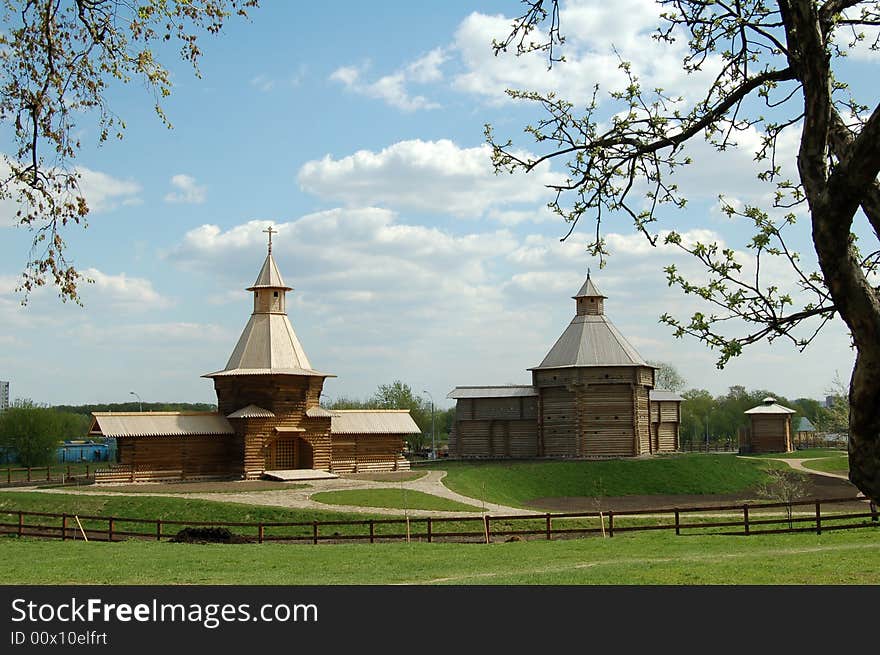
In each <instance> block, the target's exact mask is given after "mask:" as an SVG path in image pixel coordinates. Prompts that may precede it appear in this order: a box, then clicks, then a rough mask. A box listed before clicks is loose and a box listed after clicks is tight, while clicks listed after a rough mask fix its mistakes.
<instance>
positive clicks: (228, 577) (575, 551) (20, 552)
mask: <svg viewBox="0 0 880 655" xmlns="http://www.w3.org/2000/svg"><path fill="white" fill-rule="evenodd" d="M0 558H2V561H3V562H4V565H5V567H6V574H5V576H4V579H5V581H6V583H7V584H272V585H278V584H280V585H306V584H309V585H311V584H317V585H328V584H329V585H335V584H398V583H399V584H529V585H531V584H548V585H555V584H626V585H628V584H672V585H689V584H866V585H873V584H880V533H878V531H877V530H874V529H861V530H841V531H838V532H833V533H825V534H822V535H820V536H817V535H815V534H796V535H766V536H750V537H724V536H682V537H676V536H674V535H671V534H668V533H663V534H634V535H620V536H615V537H614V538H613V539H601V538H591V539H578V540H564V541H533V542H513V543H499V544H491V545H485V544H426V543H412V544H405V543H400V544H338V545H337V544H327V545H319V546H313V545H285V544H262V545H257V544H244V545H192V544H172V543H167V542H161V543H159V542H141V541H129V542H122V543H114V544H107V543H94V542H90V543H83V542H69V541H68V542H60V541H49V540H30V539H17V538H0Z"/></svg>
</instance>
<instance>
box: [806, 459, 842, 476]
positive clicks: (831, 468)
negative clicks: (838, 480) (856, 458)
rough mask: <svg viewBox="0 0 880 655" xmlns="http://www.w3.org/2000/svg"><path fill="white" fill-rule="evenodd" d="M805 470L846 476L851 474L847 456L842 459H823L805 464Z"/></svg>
mask: <svg viewBox="0 0 880 655" xmlns="http://www.w3.org/2000/svg"><path fill="white" fill-rule="evenodd" d="M804 468H808V469H812V470H814V471H825V472H826V473H838V474H840V475H846V474H847V473H849V457H848V456H846V455H843V456H842V457H821V458H819V459H813V460H810V461H809V462H804Z"/></svg>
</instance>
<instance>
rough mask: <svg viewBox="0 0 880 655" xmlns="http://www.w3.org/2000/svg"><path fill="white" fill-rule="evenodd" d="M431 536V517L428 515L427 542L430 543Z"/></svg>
mask: <svg viewBox="0 0 880 655" xmlns="http://www.w3.org/2000/svg"><path fill="white" fill-rule="evenodd" d="M432 536H433V535H432V534H431V517H430V516H429V517H428V543H431V537H432Z"/></svg>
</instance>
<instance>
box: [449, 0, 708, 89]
mask: <svg viewBox="0 0 880 655" xmlns="http://www.w3.org/2000/svg"><path fill="white" fill-rule="evenodd" d="M661 11H662V8H661V6H660V5H659V4H657V3H656V2H653V1H652V0H621V2H615V3H607V2H597V1H595V0H589V1H586V2H570V3H567V4H566V5H565V6H564V7H563V10H562V15H561V20H562V30H563V33H564V35H565V38H566V42H565V45H564V46H563V47H562V48H560V49H559V51H558V52H557V53H556V54H557V55H558V54H564V56H565V59H566V60H565V61H564V62H558V63H554V65H553V67H552V68H551V69H549V70H548V60H547V54H546V53H544V52H534V53H529V54H526V55H522V56H516V55H515V54H514V52H513V49H512V50H511V51H508V52H506V53H501V54H499V55H498V56H495V55H494V53H493V52H492V49H491V43H492V41H493V39H494V40H503V39H504V38H505V37H506V36H507V34H508V33H509V32H510V28H511V24H512V22H513V21H512V19H511V18H509V17H506V16H503V15H493V16H489V15H486V14H482V13H479V12H474V13H472V14H470V15H469V16H468V17H467V18H465V19H464V20H463V21H462V22H461V24H460V25H459V27H458V30H457V31H456V33H455V37H454V39H453V44H452V46H451V48H450V50H451V51H453V52H455V53H456V54H457V55H458V57H459V58H460V60H461V62H462V64H463V65H464V69H465V70H464V72H462V73H460V74H459V75H457V76H456V77H455V78H454V80H453V84H454V87H455V88H457V89H458V90H459V91H463V92H466V93H470V94H474V95H477V96H480V97H483V98H484V99H485V100H486V101H487V102H489V103H504V102H508V101H509V99H508V98H507V96H506V95H505V93H504V91H505V89H508V88H513V89H523V90H534V91H539V92H542V93H548V92H550V91H552V92H555V93H556V94H557V95H558V96H560V97H562V98H567V99H570V100H573V101H574V102H575V103H576V104H577V103H583V102H585V101H586V100H588V99H589V98H590V97H591V96H592V93H593V86H594V85H595V84H598V85H599V86H600V89H601V92H600V95H599V96H598V99H599V101H600V102H602V101H605V100H607V98H608V95H607V93H608V91H610V90H615V89H620V88H622V87H623V86H624V85H625V84H626V83H627V80H626V76H625V75H624V73H623V71H621V70H620V63H621V59H623V60H626V61H628V62H630V64H631V65H632V71H633V73H634V74H635V75H636V76H638V77H639V79H640V81H641V83H642V85H643V87H644V88H646V89H653V88H656V87H660V88H663V89H666V90H667V92H670V93H674V94H676V95H685V96H695V95H696V94H698V93H700V92H703V91H704V90H705V89H707V88H708V85H709V84H710V83H711V79H712V78H711V73H712V71H713V69H714V68H716V67H717V65H718V61H719V60H718V58H717V57H710V58H708V59H707V61H706V62H705V64H704V71H702V72H699V73H696V74H692V75H688V74H687V73H686V72H685V71H684V70H683V69H682V64H681V61H682V57H683V56H684V55H685V54H686V52H687V50H686V40H682V39H679V40H678V41H677V42H676V43H673V44H668V43H660V42H657V41H656V40H654V39H652V38H651V34H652V33H653V31H654V30H655V28H656V27H657V26H658V25H659V24H660V19H659V16H660V13H661ZM545 39H546V33H545V32H542V31H541V30H536V31H535V32H534V33H533V34H531V35H530V36H529V40H530V41H535V42H542V41H544V40H545ZM618 53H619V54H618Z"/></svg>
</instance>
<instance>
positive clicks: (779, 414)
mask: <svg viewBox="0 0 880 655" xmlns="http://www.w3.org/2000/svg"><path fill="white" fill-rule="evenodd" d="M744 413H745V414H748V416H749V419H750V421H749V429H748V430H747V431H744V432H740V450H741V451H742V452H749V453H789V452H791V451H792V450H794V449H793V448H792V444H791V415H792V414H795V413H796V412H795V410H793V409H790V408H788V407H784V406H783V405H780V404H779V403H777V402H776V399H775V398H771V397H769V396H768V397H767V398H764V400H763V401H762V402H761V404H760V405H758V406H757V407H752V409H749V410H746V411H745V412H744Z"/></svg>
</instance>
